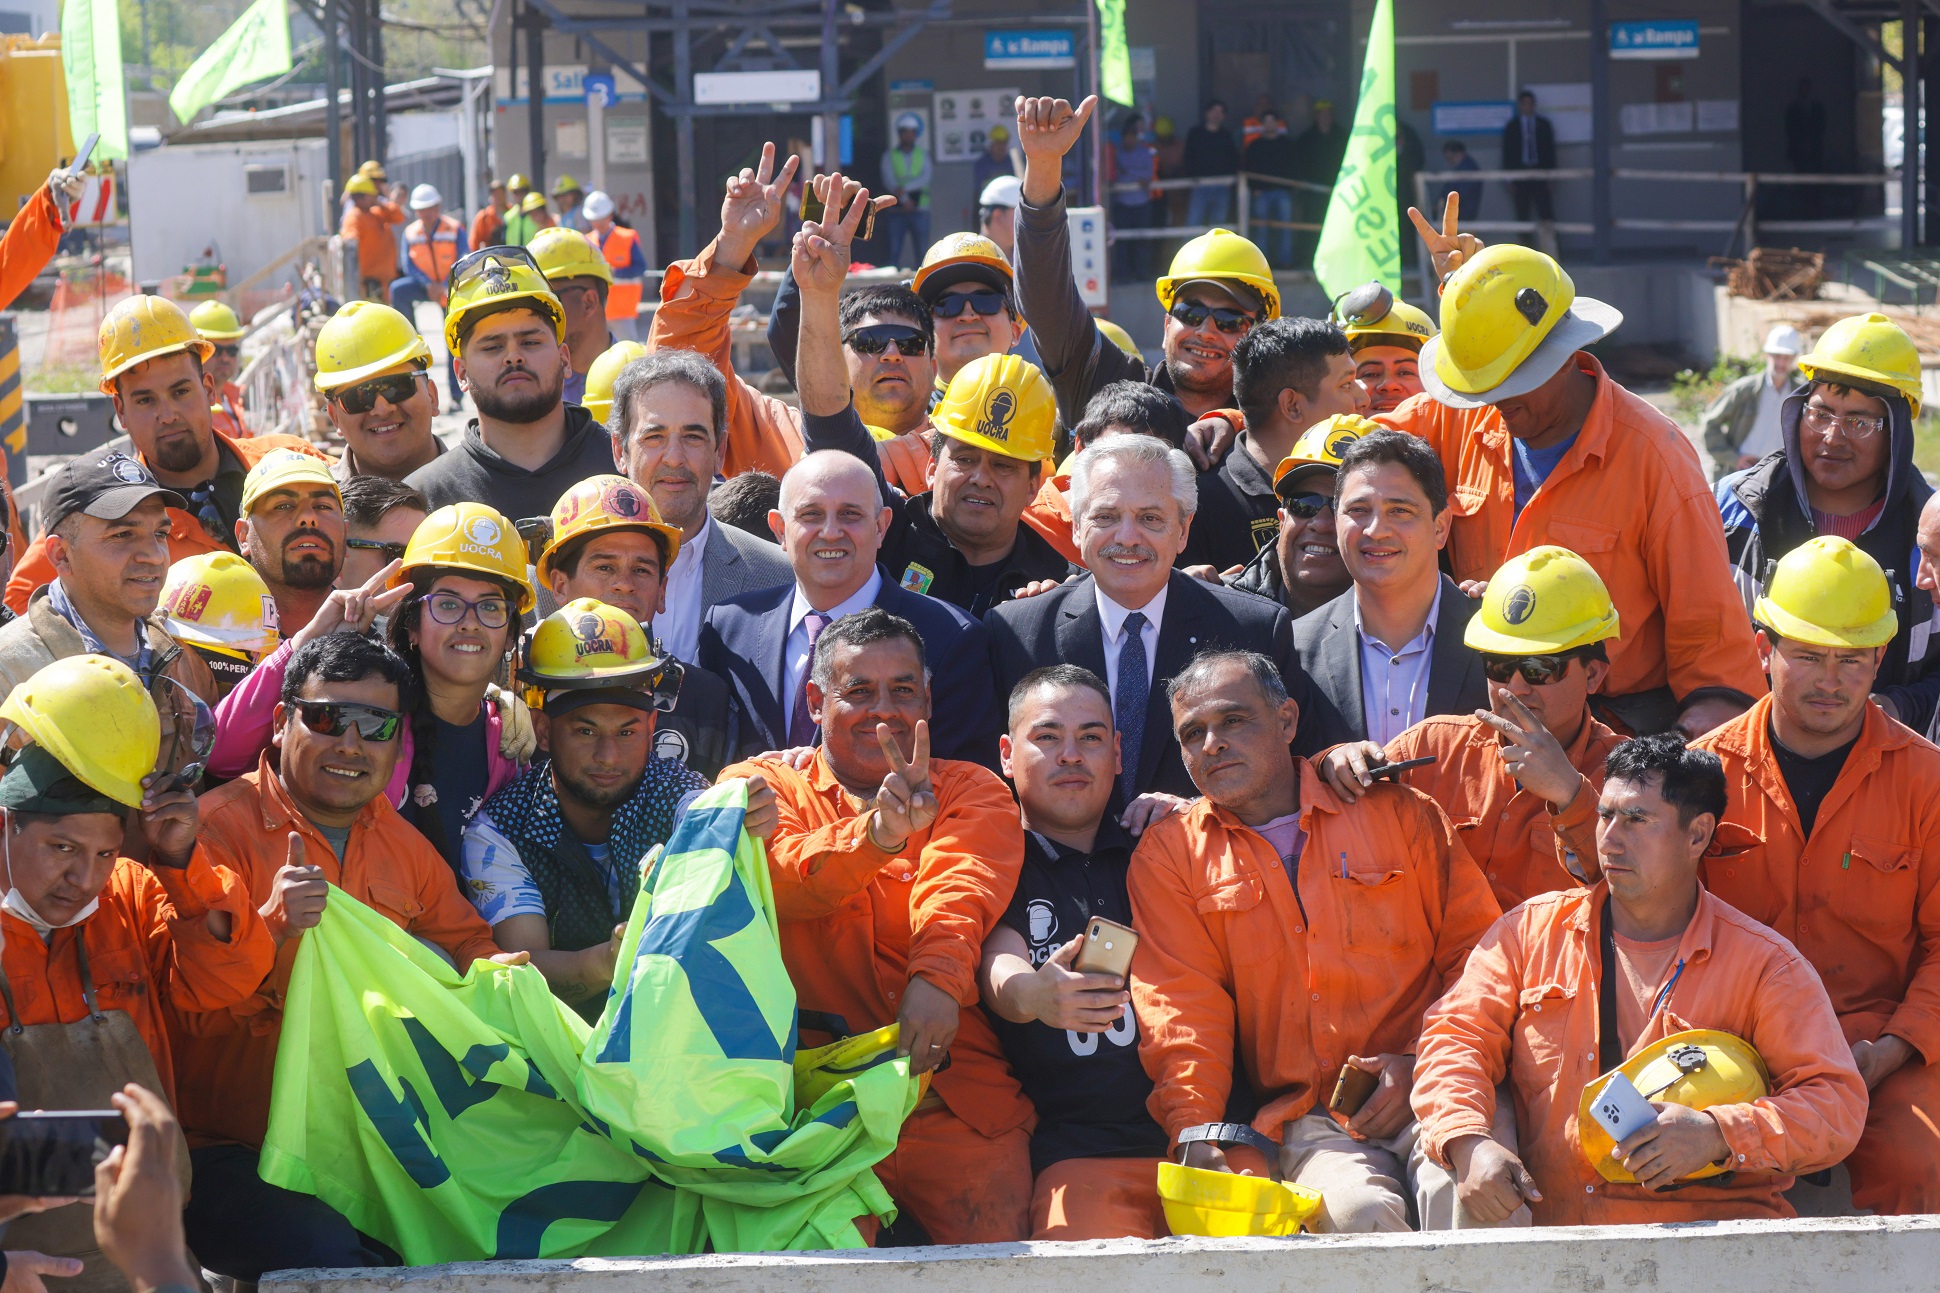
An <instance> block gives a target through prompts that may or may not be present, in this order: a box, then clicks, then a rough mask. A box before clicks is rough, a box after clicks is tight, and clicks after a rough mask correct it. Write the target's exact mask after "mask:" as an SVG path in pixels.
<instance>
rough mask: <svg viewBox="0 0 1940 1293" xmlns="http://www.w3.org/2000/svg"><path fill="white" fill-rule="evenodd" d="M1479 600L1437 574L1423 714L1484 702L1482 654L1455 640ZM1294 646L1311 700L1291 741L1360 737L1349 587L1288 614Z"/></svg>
mask: <svg viewBox="0 0 1940 1293" xmlns="http://www.w3.org/2000/svg"><path fill="white" fill-rule="evenodd" d="M1479 605H1481V603H1480V602H1478V601H1476V600H1475V599H1474V598H1472V597H1470V596H1469V595H1468V594H1466V593H1464V592H1463V591H1462V590H1461V588H1460V587H1459V586H1458V585H1457V584H1456V583H1455V581H1454V580H1452V579H1450V578H1449V577H1448V576H1447V575H1443V576H1442V605H1441V612H1440V616H1439V618H1437V620H1436V622H1435V642H1434V646H1433V648H1432V652H1433V658H1432V659H1431V660H1430V661H1429V665H1428V705H1427V708H1426V709H1425V710H1424V711H1423V716H1424V717H1425V716H1427V715H1429V714H1466V713H1469V712H1470V711H1471V710H1477V709H1487V708H1488V707H1489V689H1488V681H1487V679H1485V678H1484V677H1483V675H1482V657H1481V656H1479V655H1477V654H1476V653H1475V652H1474V651H1473V650H1471V649H1470V648H1469V647H1467V646H1466V645H1464V644H1463V642H1462V632H1463V630H1465V629H1466V628H1468V621H1469V617H1470V616H1471V615H1474V614H1475V608H1476V607H1477V606H1479ZM1293 646H1294V650H1295V651H1296V652H1297V653H1298V655H1299V657H1300V665H1301V667H1302V668H1303V669H1305V670H1306V671H1307V676H1308V678H1310V679H1312V681H1313V690H1314V705H1313V708H1312V709H1306V708H1302V709H1301V711H1300V734H1299V735H1298V736H1297V737H1295V738H1294V742H1293V748H1294V749H1295V750H1296V751H1297V752H1299V753H1301V754H1315V753H1317V752H1319V751H1321V750H1324V749H1326V748H1327V747H1328V746H1330V745H1339V744H1340V743H1341V742H1342V741H1365V740H1366V739H1367V716H1366V715H1365V714H1364V713H1362V712H1361V635H1360V632H1359V630H1357V629H1356V628H1355V627H1354V590H1353V589H1352V588H1350V589H1348V590H1347V591H1346V592H1344V593H1342V594H1341V595H1340V596H1339V597H1336V598H1335V599H1334V600H1333V601H1331V602H1328V603H1327V604H1326V605H1325V606H1322V607H1321V608H1320V609H1318V610H1314V611H1309V612H1308V613H1307V614H1305V615H1302V616H1301V617H1300V618H1299V619H1297V620H1295V621H1294V622H1293Z"/></svg>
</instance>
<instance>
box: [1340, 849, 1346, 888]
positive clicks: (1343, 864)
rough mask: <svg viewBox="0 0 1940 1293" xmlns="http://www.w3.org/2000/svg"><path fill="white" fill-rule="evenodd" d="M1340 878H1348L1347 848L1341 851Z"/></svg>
mask: <svg viewBox="0 0 1940 1293" xmlns="http://www.w3.org/2000/svg"><path fill="white" fill-rule="evenodd" d="M1340 878H1341V879H1343V880H1345V879H1347V850H1346V849H1342V850H1341V851H1340Z"/></svg>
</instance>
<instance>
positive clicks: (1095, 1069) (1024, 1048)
mask: <svg viewBox="0 0 1940 1293" xmlns="http://www.w3.org/2000/svg"><path fill="white" fill-rule="evenodd" d="M1131 856H1132V841H1131V839H1130V837H1128V836H1127V835H1126V834H1125V832H1124V830H1123V828H1121V827H1120V826H1119V825H1118V823H1117V822H1115V821H1113V820H1111V819H1109V818H1107V819H1106V821H1105V823H1104V825H1103V826H1102V827H1101V828H1100V829H1099V832H1098V838H1097V840H1096V842H1095V843H1094V844H1093V846H1092V850H1091V852H1090V853H1082V852H1079V851H1078V850H1076V849H1068V848H1065V847H1064V846H1062V845H1059V844H1054V843H1052V842H1051V841H1049V840H1047V839H1045V838H1044V837H1043V836H1041V835H1038V834H1035V833H1032V832H1026V833H1025V836H1024V869H1023V872H1022V874H1021V875H1019V876H1018V880H1017V892H1016V894H1015V895H1014V896H1013V897H1012V898H1011V903H1010V909H1009V910H1008V911H1006V912H1005V913H1004V917H1003V923H1004V924H1005V925H1008V926H1010V928H1012V929H1014V930H1016V931H1017V933H1018V934H1020V935H1022V936H1023V939H1024V942H1025V943H1026V944H1027V945H1028V946H1029V948H1030V957H1031V964H1033V965H1042V964H1044V962H1045V961H1047V960H1049V959H1050V958H1051V954H1052V953H1053V952H1055V951H1057V949H1058V948H1059V947H1060V946H1062V945H1063V944H1065V943H1068V942H1070V941H1071V940H1072V939H1073V938H1076V937H1077V936H1078V935H1079V934H1081V933H1083V932H1084V928H1085V924H1086V922H1087V921H1089V920H1090V919H1091V917H1093V916H1102V917H1104V918H1105V919H1106V920H1114V921H1117V922H1118V923H1119V924H1121V925H1130V924H1131V923H1132V899H1131V894H1130V893H1129V892H1128V890H1127V889H1126V884H1125V875H1126V871H1127V870H1128V868H1129V867H1130V865H1131ZM990 1021H991V1024H992V1026H993V1027H995V1029H996V1031H997V1038H998V1040H999V1041H1000V1042H1001V1043H1002V1044H1003V1047H1004V1054H1005V1056H1006V1057H1007V1058H1008V1059H1009V1060H1010V1067H1011V1071H1012V1072H1013V1073H1015V1074H1016V1075H1017V1080H1018V1081H1019V1082H1020V1083H1021V1084H1022V1085H1023V1087H1024V1094H1025V1095H1028V1096H1029V1097H1030V1098H1031V1103H1033V1104H1035V1105H1036V1106H1037V1131H1036V1132H1035V1133H1034V1134H1033V1135H1032V1136H1031V1171H1032V1172H1034V1173H1035V1172H1041V1171H1043V1170H1044V1169H1045V1168H1046V1167H1049V1166H1050V1165H1051V1164H1053V1163H1057V1162H1061V1161H1062V1160H1064V1159H1067V1158H1135V1157H1151V1158H1157V1157H1159V1156H1161V1155H1163V1154H1164V1153H1165V1144H1166V1141H1165V1133H1164V1132H1163V1131H1161V1130H1160V1129H1159V1126H1158V1124H1157V1123H1156V1122H1154V1121H1153V1120H1152V1115H1151V1114H1150V1112H1148V1111H1147V1109H1146V1107H1145V1101H1146V1098H1147V1097H1148V1096H1150V1095H1151V1094H1152V1079H1151V1078H1149V1077H1147V1076H1146V1075H1145V1068H1144V1066H1143V1065H1141V1064H1140V1063H1139V1059H1138V1021H1137V1019H1136V1018H1135V1017H1134V1016H1133V1014H1132V1008H1131V1006H1130V1005H1129V1004H1128V1005H1127V1006H1126V1007H1125V1013H1124V1015H1123V1016H1122V1017H1121V1018H1120V1019H1119V1021H1118V1022H1117V1023H1116V1024H1114V1025H1113V1026H1112V1027H1111V1028H1109V1029H1107V1030H1106V1031H1105V1032H1102V1033H1077V1032H1071V1031H1068V1030H1066V1029H1063V1028H1052V1027H1050V1026H1049V1025H1048V1024H1041V1023H1036V1022H1032V1023H1028V1024H1013V1023H1010V1022H1009V1021H1007V1020H1003V1019H999V1018H997V1017H996V1015H995V1014H991V1015H990Z"/></svg>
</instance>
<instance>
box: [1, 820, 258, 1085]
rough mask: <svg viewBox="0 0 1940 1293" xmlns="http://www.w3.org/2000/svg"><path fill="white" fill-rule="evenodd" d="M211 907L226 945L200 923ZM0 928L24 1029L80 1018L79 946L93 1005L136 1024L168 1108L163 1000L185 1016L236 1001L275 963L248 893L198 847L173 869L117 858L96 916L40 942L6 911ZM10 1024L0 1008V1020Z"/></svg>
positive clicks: (83, 1005) (171, 1077) (171, 1073)
mask: <svg viewBox="0 0 1940 1293" xmlns="http://www.w3.org/2000/svg"><path fill="white" fill-rule="evenodd" d="M214 911H220V912H227V913H228V914H229V915H230V917H231V918H232V919H231V922H230V932H229V941H228V942H226V943H225V942H223V941H222V940H221V939H218V938H217V937H215V935H213V934H211V933H210V932H209V929H208V926H207V925H205V924H204V923H203V921H204V919H205V918H206V917H207V916H208V915H209V913H210V912H214ZM0 933H4V935H5V937H6V951H5V952H4V953H0V967H3V968H4V969H5V970H6V975H7V986H8V988H9V989H10V990H11V991H12V993H13V1001H14V1004H15V1005H17V1006H19V1007H20V1020H19V1022H20V1023H21V1024H23V1025H28V1024H72V1023H79V1022H80V1021H81V1020H83V1019H85V1018H87V1015H88V1003H87V1000H86V998H85V997H83V996H82V993H81V962H80V957H79V956H78V955H77V954H76V943H77V942H79V943H81V944H83V945H84V946H85V947H86V949H87V956H88V974H89V977H90V978H92V979H93V980H94V989H95V1001H96V1002H98V1003H99V1004H100V1006H101V1008H102V1009H103V1010H119V1011H122V1012H124V1013H125V1014H126V1015H127V1016H128V1018H129V1019H130V1020H131V1021H132V1022H133V1023H134V1025H135V1030H136V1031H137V1032H139V1033H140V1034H141V1037H142V1040H143V1041H145V1042H147V1043H148V1053H149V1054H150V1055H152V1056H154V1058H155V1074H156V1076H157V1077H158V1078H160V1079H161V1083H162V1090H161V1093H160V1094H161V1096H162V1098H163V1099H165V1100H167V1101H168V1102H169V1103H170V1104H171V1105H173V1104H175V1065H174V1061H173V1059H172V1058H171V1055H170V1050H169V1036H168V1030H167V1027H166V1023H165V1020H164V1018H163V1011H162V1007H163V1003H164V1002H166V1003H167V1005H168V1007H169V1008H170V1009H171V1010H174V1011H176V1012H179V1013H183V1014H198V1013H201V1012H203V1011H210V1010H222V1009H225V1008H226V1007H229V1006H233V1005H236V1004H237V1003H239V1002H242V1001H246V1000H248V998H249V995H250V994H251V993H253V992H254V991H256V986H257V985H258V984H260V983H261V982H262V981H263V976H264V975H266V974H268V973H269V972H270V968H271V967H272V966H273V965H274V964H275V960H276V944H275V943H274V942H273V941H272V940H271V938H270V936H269V930H268V929H267V928H266V927H265V926H264V925H263V919H262V917H261V916H258V915H257V914H256V904H255V903H254V902H253V901H251V899H250V896H249V890H248V889H247V888H245V887H244V886H243V883H242V881H241V880H240V879H239V878H238V877H237V876H236V874H235V873H234V872H233V871H231V870H229V869H228V868H227V867H222V866H214V865H211V864H210V860H209V855H208V853H207V851H206V850H204V849H202V848H199V847H198V848H197V849H196V850H195V852H194V853H193V854H192V855H191V856H190V858H189V864H188V866H186V867H183V868H181V869H179V870H178V869H174V868H170V867H163V866H157V867H155V868H154V869H153V870H150V869H149V868H148V867H145V866H143V865H142V864H141V863H139V862H133V861H130V860H129V859H127V858H121V859H119V860H117V861H116V862H115V865H114V870H113V871H111V872H109V873H108V883H107V884H106V885H104V886H103V887H102V889H101V906H100V907H99V908H97V909H96V910H95V913H94V914H93V915H92V916H89V917H88V918H87V919H86V920H84V921H82V922H81V923H80V924H78V925H71V926H68V927H66V928H64V929H57V930H55V931H54V932H53V934H52V935H51V936H50V938H49V940H48V941H46V942H43V941H42V940H41V936H40V934H39V933H38V932H37V931H36V930H35V929H34V927H33V926H31V925H29V924H27V923H26V922H25V921H23V920H20V919H18V918H16V917H14V916H13V915H11V914H8V915H0ZM13 1022H14V1021H13V1020H12V1019H11V1018H9V1017H8V1015H7V1012H6V1009H5V1007H4V1006H0V1023H4V1024H11V1023H13Z"/></svg>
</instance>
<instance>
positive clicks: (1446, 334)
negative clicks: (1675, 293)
mask: <svg viewBox="0 0 1940 1293" xmlns="http://www.w3.org/2000/svg"><path fill="white" fill-rule="evenodd" d="M1441 314H1442V330H1441V332H1440V334H1439V335H1437V336H1434V337H1431V338H1429V340H1428V341H1427V342H1426V343H1424V344H1423V345H1422V348H1421V358H1422V364H1421V382H1422V385H1423V386H1424V387H1425V388H1426V389H1427V391H1428V393H1429V394H1430V395H1433V396H1434V397H1435V399H1436V400H1438V401H1439V402H1441V403H1443V404H1446V405H1448V406H1450V407H1451V408H1458V409H1473V408H1481V407H1483V406H1485V405H1489V404H1494V403H1496V402H1497V401H1499V400H1506V399H1510V398H1512V397H1514V396H1517V395H1527V394H1528V393H1529V392H1530V391H1533V390H1535V389H1536V388H1537V387H1538V386H1541V385H1542V384H1543V383H1544V382H1546V381H1548V380H1549V379H1550V378H1552V377H1554V376H1555V375H1556V373H1557V372H1558V370H1560V369H1561V368H1562V367H1563V365H1564V364H1566V363H1568V362H1569V358H1570V356H1571V355H1573V354H1575V353H1576V352H1577V351H1579V350H1581V349H1582V348H1583V347H1584V346H1587V345H1589V344H1590V343H1591V342H1593V341H1599V340H1601V339H1602V338H1604V337H1606V336H1608V335H1610V333H1612V332H1613V331H1615V330H1616V328H1617V325H1618V324H1620V323H1622V322H1623V314H1622V313H1621V312H1620V311H1618V310H1617V309H1616V308H1615V307H1613V306H1609V305H1606V304H1604V303H1603V302H1602V301H1594V300H1591V299H1590V298H1589V297H1587V296H1578V295H1577V294H1576V284H1575V283H1574V282H1573V281H1571V279H1570V276H1569V275H1568V274H1566V273H1565V272H1564V271H1563V267H1562V266H1561V265H1559V264H1557V263H1556V262H1555V260H1553V259H1552V258H1550V257H1548V256H1545V255H1543V253H1541V252H1539V251H1532V250H1530V249H1529V248H1527V247H1518V246H1516V245H1514V244H1513V243H1498V244H1496V245H1495V246H1493V247H1485V248H1483V249H1482V250H1481V251H1480V252H1478V253H1477V254H1476V255H1475V257H1474V258H1473V259H1472V260H1469V261H1466V262H1465V263H1464V264H1463V265H1462V267H1461V268H1460V269H1457V270H1456V271H1455V272H1454V273H1453V274H1451V275H1450V276H1449V279H1448V283H1447V285H1446V286H1445V287H1443V289H1442V304H1441Z"/></svg>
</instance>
